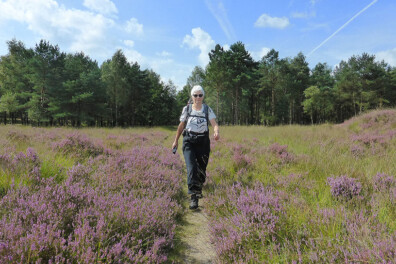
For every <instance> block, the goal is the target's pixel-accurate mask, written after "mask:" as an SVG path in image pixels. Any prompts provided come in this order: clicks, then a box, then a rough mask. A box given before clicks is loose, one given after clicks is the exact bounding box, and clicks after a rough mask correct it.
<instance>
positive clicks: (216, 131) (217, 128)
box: [210, 118, 220, 140]
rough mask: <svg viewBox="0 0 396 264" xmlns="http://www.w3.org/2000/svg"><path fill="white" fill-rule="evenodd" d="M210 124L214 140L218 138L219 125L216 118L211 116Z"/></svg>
mask: <svg viewBox="0 0 396 264" xmlns="http://www.w3.org/2000/svg"><path fill="white" fill-rule="evenodd" d="M210 124H211V125H212V127H213V132H214V133H213V137H214V139H215V140H218V139H219V138H220V134H219V125H218V124H217V122H216V119H215V118H213V119H212V120H210Z"/></svg>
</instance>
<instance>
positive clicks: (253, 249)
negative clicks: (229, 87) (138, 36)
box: [0, 109, 396, 263]
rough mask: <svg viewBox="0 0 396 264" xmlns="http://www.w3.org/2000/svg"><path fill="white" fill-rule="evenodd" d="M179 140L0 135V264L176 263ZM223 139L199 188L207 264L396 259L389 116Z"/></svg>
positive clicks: (18, 131)
mask: <svg viewBox="0 0 396 264" xmlns="http://www.w3.org/2000/svg"><path fill="white" fill-rule="evenodd" d="M174 133H175V131H174V129H173V130H168V128H166V129H165V128H152V129H149V128H133V129H132V128H129V129H117V128H113V129H108V128H82V129H72V128H38V127H28V126H20V125H12V126H11V125H7V126H0V180H1V181H0V197H1V200H0V263H162V262H171V261H175V262H176V263H178V262H181V263H183V259H182V258H181V256H182V255H183V254H181V252H180V251H182V250H183V249H184V247H183V246H182V245H180V239H179V236H181V235H182V234H180V231H179V230H180V225H181V224H183V221H182V220H183V217H184V215H185V213H186V212H187V211H188V209H186V207H185V204H186V200H187V198H186V194H185V193H186V190H185V185H186V184H185V180H186V179H185V178H186V177H185V169H184V165H183V161H182V156H179V154H181V151H179V153H177V154H176V155H173V154H172V152H171V151H170V149H169V148H170V145H171V142H172V140H173V136H174ZM221 136H222V137H221V139H220V140H219V141H214V140H212V142H211V147H212V152H211V157H210V162H209V167H208V177H207V182H206V184H205V187H204V199H205V203H206V206H205V208H204V210H205V211H206V213H207V215H208V216H209V223H210V224H209V225H208V226H209V227H208V228H210V230H209V232H207V233H209V234H210V236H211V237H210V239H211V241H212V243H213V244H214V249H215V251H216V259H214V260H213V261H214V262H217V263H395V262H396V252H395V249H396V220H395V219H396V166H395V164H396V110H393V109H389V110H376V111H371V112H369V113H367V114H365V115H361V116H356V117H354V118H352V119H350V120H348V121H346V122H344V123H342V124H339V125H330V124H322V125H315V126H299V125H287V126H274V127H268V126H232V127H231V126H228V127H224V126H223V127H222V129H221Z"/></svg>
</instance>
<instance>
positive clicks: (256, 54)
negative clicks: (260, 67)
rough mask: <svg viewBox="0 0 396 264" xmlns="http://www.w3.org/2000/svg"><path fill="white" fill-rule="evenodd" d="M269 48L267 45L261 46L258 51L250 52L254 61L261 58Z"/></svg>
mask: <svg viewBox="0 0 396 264" xmlns="http://www.w3.org/2000/svg"><path fill="white" fill-rule="evenodd" d="M270 50H271V49H270V48H267V47H263V48H261V50H259V51H253V52H251V54H252V57H253V59H255V60H256V61H259V60H261V59H262V58H263V57H264V56H265V55H267V53H268V52H269V51H270Z"/></svg>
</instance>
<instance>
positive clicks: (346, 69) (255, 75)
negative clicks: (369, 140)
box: [0, 39, 396, 127]
mask: <svg viewBox="0 0 396 264" xmlns="http://www.w3.org/2000/svg"><path fill="white" fill-rule="evenodd" d="M7 45H8V51H9V52H8V54H7V55H4V56H1V57H0V117H1V119H2V121H3V123H4V124H7V123H22V124H32V125H39V126H40V125H50V126H63V125H65V126H66V125H67V126H69V125H71V126H82V125H84V126H102V127H103V126H108V127H114V126H122V127H125V126H154V125H173V124H177V122H178V117H179V115H180V113H181V109H182V107H183V106H184V105H186V102H187V101H188V99H189V94H190V90H191V88H192V86H193V85H195V84H200V85H202V86H203V87H204V89H205V92H206V94H205V101H206V102H207V103H208V104H209V105H210V106H211V107H212V108H213V109H214V110H215V112H216V114H217V119H218V121H219V123H220V124H257V125H278V124H309V123H311V124H314V123H323V122H342V121H343V120H345V119H348V118H350V117H352V116H354V115H357V114H359V113H361V112H363V111H366V110H369V109H373V108H381V107H394V106H395V104H396V68H395V67H391V66H389V65H388V64H386V63H385V62H383V61H381V62H378V61H376V60H375V56H374V55H369V54H367V53H363V54H362V55H358V56H352V57H351V58H349V59H348V60H347V61H341V62H340V63H339V65H337V66H336V67H335V68H334V69H331V68H330V67H329V66H328V65H327V64H326V63H318V64H317V65H316V66H315V67H314V68H313V69H310V68H309V66H308V63H307V61H306V57H305V56H304V55H303V54H302V53H299V54H297V55H296V56H295V57H293V58H280V57H279V52H278V51H276V50H274V49H272V50H271V51H269V52H268V53H267V54H266V55H265V56H264V57H263V58H261V60H260V61H255V60H254V59H253V58H252V57H251V55H250V54H249V52H248V51H247V50H246V49H245V46H244V44H243V43H242V42H236V43H234V44H233V45H231V46H230V48H229V49H228V50H225V49H224V48H223V47H221V46H220V45H216V46H215V48H214V49H213V50H211V51H210V53H209V59H210V61H209V63H208V65H207V66H206V68H205V69H203V68H201V67H199V66H196V67H195V68H194V70H193V71H192V73H191V75H190V77H189V78H188V79H187V81H186V85H185V86H184V87H183V89H182V90H180V91H178V92H177V91H176V87H175V85H174V84H173V83H172V81H168V83H164V82H163V81H161V77H160V75H158V74H157V73H155V72H154V71H152V70H148V69H145V70H142V69H141V68H140V66H139V64H138V63H136V62H135V63H130V62H128V60H127V58H126V57H125V55H124V54H123V52H122V50H118V51H116V52H115V54H114V55H113V56H112V58H111V59H108V60H106V61H105V62H103V63H102V65H101V66H100V67H99V65H98V63H97V62H96V61H94V60H92V59H91V58H89V57H88V56H86V55H84V53H82V52H80V53H75V54H67V53H64V52H61V51H60V49H59V47H58V46H57V45H55V46H54V45H51V44H50V43H49V42H47V41H45V40H41V41H40V42H39V43H38V44H36V46H35V47H34V48H26V47H25V45H24V44H23V43H22V42H20V41H17V40H15V39H14V40H11V41H8V42H7Z"/></svg>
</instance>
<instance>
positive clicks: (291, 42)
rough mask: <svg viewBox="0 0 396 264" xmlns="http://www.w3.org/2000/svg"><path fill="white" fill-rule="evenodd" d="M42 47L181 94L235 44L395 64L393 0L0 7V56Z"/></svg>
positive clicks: (107, 0)
mask: <svg viewBox="0 0 396 264" xmlns="http://www.w3.org/2000/svg"><path fill="white" fill-rule="evenodd" d="M12 39H16V40H20V41H22V42H23V43H24V44H25V46H26V47H27V48H34V47H35V45H36V44H37V43H39V41H40V40H41V39H44V40H46V41H49V42H50V43H51V44H52V45H58V46H59V48H60V50H61V51H62V52H66V53H75V52H83V53H84V54H86V55H87V56H89V57H90V58H91V59H93V60H96V61H97V62H98V65H99V66H100V65H101V64H102V63H103V62H104V61H105V60H107V59H111V57H112V56H113V54H114V53H115V52H116V51H117V50H119V49H121V50H122V51H123V53H124V54H125V56H126V57H127V58H128V61H129V62H131V63H135V62H137V63H138V64H139V65H140V67H141V69H142V70H144V69H152V70H153V71H155V72H156V73H158V74H159V75H160V76H161V79H162V80H163V81H164V82H165V83H167V82H168V81H169V80H171V81H172V82H173V83H174V84H175V85H176V87H177V89H178V90H180V89H182V88H183V86H184V85H185V84H186V82H187V78H188V77H189V76H190V75H191V72H192V70H193V69H194V67H195V66H201V67H203V68H205V66H206V65H207V64H208V62H209V56H208V53H209V52H210V50H211V49H213V48H214V47H215V45H216V44H220V45H221V46H223V47H224V48H225V49H228V48H229V47H230V46H231V45H232V44H233V43H236V42H237V41H241V42H242V43H243V44H244V45H245V48H246V50H247V51H248V52H249V53H250V54H251V56H252V57H253V59H255V60H256V61H259V60H260V59H261V58H262V57H263V56H264V55H265V54H266V53H267V52H268V51H269V50H270V49H275V50H277V51H278V52H279V56H280V58H286V57H290V58H292V57H294V56H296V55H297V54H298V53H299V52H302V53H303V54H304V55H305V56H306V60H307V62H308V63H309V67H310V68H313V67H315V65H316V64H317V63H319V62H321V63H327V64H328V65H329V66H330V67H335V66H336V65H338V64H339V63H340V61H341V60H344V61H346V60H348V59H349V58H350V57H351V56H353V55H361V54H362V53H363V52H366V53H369V54H372V55H375V56H376V58H377V60H378V61H381V60H384V61H385V62H387V63H388V64H390V65H391V66H396V1H395V0H244V1H242V0H166V1H164V0H129V1H127V0H117V1H116V0H114V1H111V0H80V1H77V0H69V1H66V0H0V55H1V56H3V55H7V54H8V48H7V41H10V40H12Z"/></svg>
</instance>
